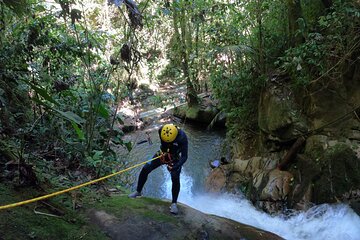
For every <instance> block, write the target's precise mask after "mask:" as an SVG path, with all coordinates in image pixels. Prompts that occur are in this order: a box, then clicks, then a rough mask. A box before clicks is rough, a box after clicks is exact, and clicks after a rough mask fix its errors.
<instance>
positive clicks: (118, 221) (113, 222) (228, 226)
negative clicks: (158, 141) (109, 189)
mask: <svg viewBox="0 0 360 240" xmlns="http://www.w3.org/2000/svg"><path fill="white" fill-rule="evenodd" d="M169 205H170V202H165V201H162V200H157V199H151V198H145V197H141V198H137V199H129V198H128V197H127V196H125V195H122V196H112V197H111V198H108V199H104V201H103V203H101V204H96V205H95V206H94V209H93V210H91V211H90V212H89V216H90V218H91V219H92V220H93V222H95V223H96V224H97V225H98V226H100V227H101V229H103V231H104V232H105V233H106V234H107V235H108V236H109V237H110V238H111V239H132V240H136V239H139V240H140V239H149V240H150V239H154V240H166V239H175V240H176V239H249V240H250V239H254V240H261V239H269V240H271V239H281V238H280V237H278V236H276V235H275V234H272V233H270V232H266V231H263V230H260V229H257V228H254V227H251V226H248V225H244V224H241V223H237V222H235V221H232V220H229V219H225V218H221V217H217V216H213V215H208V214H204V213H202V212H200V211H197V210H195V209H192V208H190V207H188V206H186V205H183V204H178V205H179V214H178V215H172V214H170V212H169Z"/></svg>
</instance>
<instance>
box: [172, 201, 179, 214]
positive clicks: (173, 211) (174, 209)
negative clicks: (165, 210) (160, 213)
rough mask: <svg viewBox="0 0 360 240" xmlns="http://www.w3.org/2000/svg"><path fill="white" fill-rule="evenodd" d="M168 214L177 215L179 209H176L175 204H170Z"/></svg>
mask: <svg viewBox="0 0 360 240" xmlns="http://www.w3.org/2000/svg"><path fill="white" fill-rule="evenodd" d="M170 212H171V213H172V214H175V215H176V214H178V213H179V209H178V207H177V204H176V203H172V204H171V206H170Z"/></svg>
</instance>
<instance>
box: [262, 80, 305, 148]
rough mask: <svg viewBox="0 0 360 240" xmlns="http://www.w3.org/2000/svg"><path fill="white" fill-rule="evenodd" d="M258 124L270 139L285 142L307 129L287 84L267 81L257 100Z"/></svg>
mask: <svg viewBox="0 0 360 240" xmlns="http://www.w3.org/2000/svg"><path fill="white" fill-rule="evenodd" d="M258 124H259V127H260V129H261V130H262V131H263V132H264V133H265V134H266V135H268V137H269V138H270V139H272V140H277V141H280V142H286V141H289V140H292V139H295V138H297V137H298V136H299V135H301V134H302V133H305V132H306V131H307V129H308V128H307V124H306V120H305V118H304V117H303V116H302V115H301V112H300V110H299V107H298V106H297V104H296V103H295V97H294V94H293V92H292V91H291V90H290V89H289V87H288V86H285V85H282V84H278V83H276V82H271V83H269V86H268V87H266V88H265V89H264V90H263V92H262V94H261V96H260V101H259V109H258Z"/></svg>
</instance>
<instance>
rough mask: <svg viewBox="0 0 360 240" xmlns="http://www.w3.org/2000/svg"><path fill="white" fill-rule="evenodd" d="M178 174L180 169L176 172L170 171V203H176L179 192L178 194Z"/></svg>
mask: <svg viewBox="0 0 360 240" xmlns="http://www.w3.org/2000/svg"><path fill="white" fill-rule="evenodd" d="M180 172H181V168H180V169H179V170H177V171H171V172H170V174H171V181H172V189H171V193H172V203H176V202H177V199H178V196H179V192H180Z"/></svg>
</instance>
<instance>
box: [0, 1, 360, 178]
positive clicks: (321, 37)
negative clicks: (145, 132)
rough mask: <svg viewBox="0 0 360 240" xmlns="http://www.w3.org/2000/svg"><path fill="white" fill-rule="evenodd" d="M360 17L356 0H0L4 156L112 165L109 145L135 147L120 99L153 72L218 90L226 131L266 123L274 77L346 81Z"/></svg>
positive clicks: (308, 86)
mask: <svg viewBox="0 0 360 240" xmlns="http://www.w3.org/2000/svg"><path fill="white" fill-rule="evenodd" d="M359 24H360V8H359V2H358V1H352V0H322V1H320V0H287V1H280V0H271V1H270V0H247V1H203V0H193V1H185V0H178V1H151V0H142V1H132V0H124V1H120V0H86V1H77V0H55V1H37V0H16V1H10V0H0V113H1V115H0V120H1V122H0V152H1V157H0V161H1V163H2V164H4V163H9V162H12V163H14V164H15V163H16V164H20V165H22V166H23V167H24V168H26V166H29V165H31V166H34V167H35V169H36V172H37V173H38V175H39V176H38V177H40V178H41V177H44V178H46V174H42V173H44V172H46V171H47V170H46V169H47V168H48V166H49V165H48V162H49V161H50V162H51V165H52V166H58V165H61V166H65V168H61V167H60V168H59V169H62V170H64V169H66V171H67V170H72V169H78V168H79V167H82V168H84V169H87V171H90V172H91V173H92V174H101V173H103V172H109V171H111V170H112V167H113V166H114V164H119V162H121V159H120V160H119V159H117V158H116V154H115V152H114V151H113V149H112V148H111V146H113V145H119V146H124V147H126V148H128V149H129V150H130V149H131V147H132V146H131V143H129V142H125V141H123V135H124V133H123V132H122V131H121V129H120V128H119V126H120V125H121V124H122V123H123V121H122V119H121V117H120V116H119V115H118V114H117V112H118V110H119V103H120V102H121V101H123V100H125V99H128V100H129V101H133V92H134V90H135V89H136V88H138V87H141V86H142V87H146V86H147V87H148V86H149V85H151V84H154V83H158V84H164V83H166V82H168V83H171V84H182V83H183V84H185V85H186V87H187V101H188V104H189V105H190V106H191V105H196V104H198V101H199V99H198V98H197V97H196V95H197V94H198V93H201V92H203V91H208V90H210V91H211V92H212V93H213V94H214V96H215V97H216V98H217V99H219V101H220V108H221V110H222V111H223V112H225V113H226V114H227V127H228V135H229V136H232V135H236V134H238V133H239V132H249V131H250V132H257V131H258V126H257V121H256V119H257V107H258V102H259V95H260V92H261V91H262V88H263V87H264V86H265V85H266V82H267V81H269V80H270V79H272V78H273V77H274V76H286V78H287V79H290V81H291V86H292V87H293V88H294V89H297V90H298V91H304V92H308V93H309V92H310V93H311V91H314V90H313V88H312V86H313V84H319V86H321V88H326V87H327V86H328V84H329V82H332V81H338V80H339V79H341V78H342V77H343V75H344V72H346V69H347V68H350V67H351V66H352V65H353V64H354V63H355V62H356V61H358V56H359V45H360V38H359V36H360V25H359ZM54 169H56V168H54ZM25 172H26V171H25V170H24V171H20V170H19V173H18V174H19V179H22V178H23V177H25V178H26V177H27V178H29V176H23V175H24V174H25ZM25 175H26V174H25ZM25 180H26V181H28V180H29V179H25ZM25 180H24V181H25ZM30 180H31V179H30Z"/></svg>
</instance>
